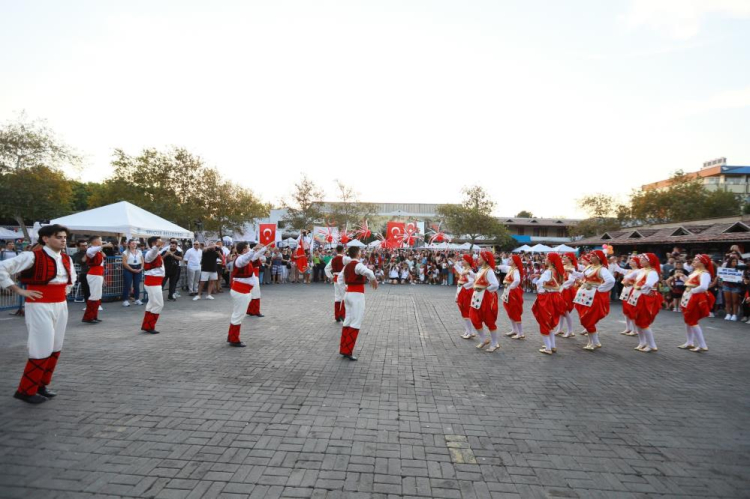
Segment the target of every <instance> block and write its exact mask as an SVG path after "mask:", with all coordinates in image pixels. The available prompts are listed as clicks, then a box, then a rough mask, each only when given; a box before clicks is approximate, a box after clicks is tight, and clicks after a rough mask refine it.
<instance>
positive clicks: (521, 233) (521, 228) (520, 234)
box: [518, 227, 525, 236]
mask: <svg viewBox="0 0 750 499" xmlns="http://www.w3.org/2000/svg"><path fill="white" fill-rule="evenodd" d="M524 232H525V231H524V230H523V227H519V228H518V235H519V236H522V235H523V233H524Z"/></svg>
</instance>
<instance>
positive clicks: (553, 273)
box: [531, 253, 566, 355]
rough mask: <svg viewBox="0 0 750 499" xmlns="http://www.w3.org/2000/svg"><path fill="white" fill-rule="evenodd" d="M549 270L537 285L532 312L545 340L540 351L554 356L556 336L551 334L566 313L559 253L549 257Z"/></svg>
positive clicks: (563, 275) (547, 262) (563, 274)
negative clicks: (562, 293)
mask: <svg viewBox="0 0 750 499" xmlns="http://www.w3.org/2000/svg"><path fill="white" fill-rule="evenodd" d="M545 265H546V267H547V269H546V270H545V271H544V272H543V273H542V276H541V277H540V278H539V280H538V281H537V283H536V287H537V295H536V301H535V302H534V306H533V307H532V308H531V311H532V312H533V314H534V317H536V320H537V322H538V323H539V332H540V333H541V335H542V338H543V340H544V346H543V347H542V348H541V349H540V350H539V351H540V352H541V353H543V354H547V355H552V354H553V353H555V352H557V348H556V347H555V335H554V334H550V333H551V332H552V330H553V329H554V328H555V326H557V324H558V322H559V321H560V316H561V315H562V314H563V313H565V311H566V306H565V302H564V301H563V298H562V295H561V294H560V289H561V288H562V284H563V282H564V281H565V268H564V267H563V264H562V259H561V258H560V255H558V254H557V253H550V254H548V255H547V261H546V262H545Z"/></svg>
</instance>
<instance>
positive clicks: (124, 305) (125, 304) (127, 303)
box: [122, 300, 130, 307]
mask: <svg viewBox="0 0 750 499" xmlns="http://www.w3.org/2000/svg"><path fill="white" fill-rule="evenodd" d="M122 306H123V307H129V306H130V302H129V301H128V300H125V301H124V302H122Z"/></svg>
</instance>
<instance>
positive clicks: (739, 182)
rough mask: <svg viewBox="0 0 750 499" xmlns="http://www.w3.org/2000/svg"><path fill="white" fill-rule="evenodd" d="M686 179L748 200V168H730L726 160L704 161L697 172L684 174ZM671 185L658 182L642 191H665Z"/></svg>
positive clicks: (749, 167) (667, 182) (648, 185)
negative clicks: (698, 181)
mask: <svg viewBox="0 0 750 499" xmlns="http://www.w3.org/2000/svg"><path fill="white" fill-rule="evenodd" d="M685 176H686V177H688V178H697V179H699V180H700V181H701V182H702V183H703V186H704V187H705V188H706V189H708V190H710V191H717V190H723V191H727V192H733V193H735V194H740V195H742V196H743V197H744V198H745V200H750V166H732V165H728V164H727V158H717V159H714V160H711V161H706V162H705V163H703V166H702V167H701V169H700V170H698V171H697V172H691V173H686V174H685ZM670 185H672V181H671V180H660V181H658V182H652V183H650V184H646V185H644V186H642V189H643V190H644V191H650V190H658V189H666V188H668V187H669V186H670Z"/></svg>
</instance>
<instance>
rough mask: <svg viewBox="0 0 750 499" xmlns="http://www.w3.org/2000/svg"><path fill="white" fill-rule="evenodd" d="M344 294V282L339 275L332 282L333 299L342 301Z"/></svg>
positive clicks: (342, 277)
mask: <svg viewBox="0 0 750 499" xmlns="http://www.w3.org/2000/svg"><path fill="white" fill-rule="evenodd" d="M345 294H346V284H344V276H343V275H339V277H338V280H337V281H336V282H334V283H333V301H344V295H345ZM360 294H362V293H360Z"/></svg>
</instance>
